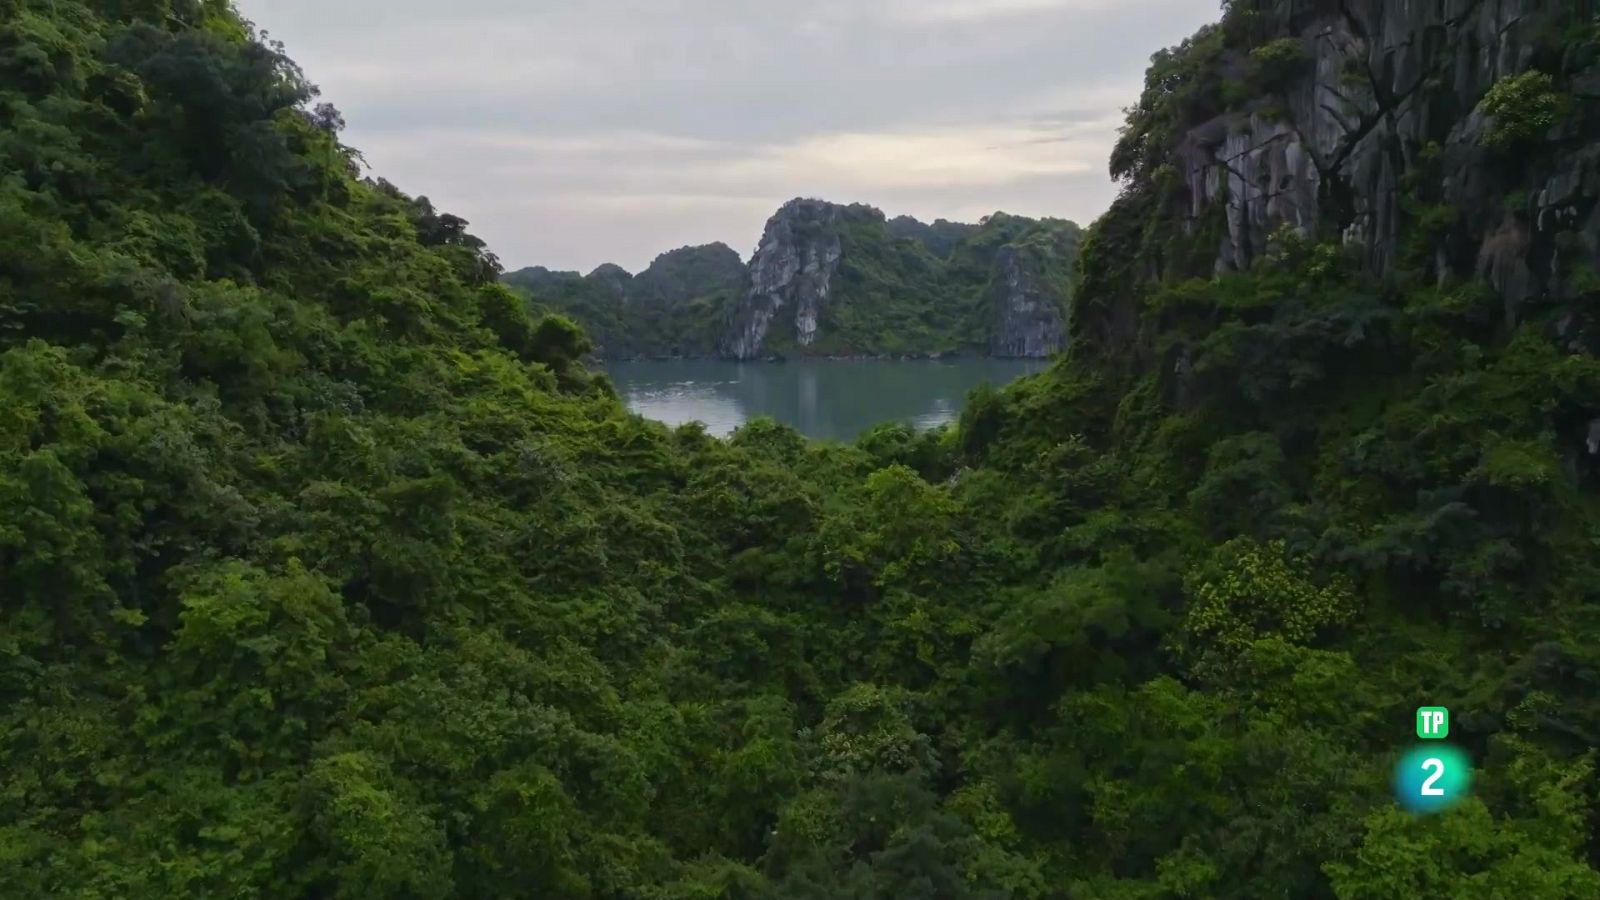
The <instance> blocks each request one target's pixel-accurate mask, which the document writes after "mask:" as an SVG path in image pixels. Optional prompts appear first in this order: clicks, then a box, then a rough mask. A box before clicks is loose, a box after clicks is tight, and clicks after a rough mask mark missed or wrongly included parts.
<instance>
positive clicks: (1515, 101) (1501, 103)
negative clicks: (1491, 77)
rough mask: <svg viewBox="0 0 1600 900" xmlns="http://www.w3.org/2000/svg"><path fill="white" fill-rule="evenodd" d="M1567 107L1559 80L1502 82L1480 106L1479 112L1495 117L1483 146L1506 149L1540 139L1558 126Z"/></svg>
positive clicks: (1534, 75)
mask: <svg viewBox="0 0 1600 900" xmlns="http://www.w3.org/2000/svg"><path fill="white" fill-rule="evenodd" d="M1564 106H1565V98H1563V97H1562V95H1561V94H1559V93H1557V91H1556V87H1555V79H1553V78H1551V77H1550V76H1549V75H1547V74H1545V73H1544V72H1539V71H1535V70H1529V71H1527V72H1523V73H1522V74H1521V75H1512V76H1508V77H1506V78H1502V79H1500V80H1499V81H1498V82H1496V83H1495V86H1494V87H1492V88H1490V89H1489V93H1488V94H1485V95H1484V98H1483V101H1482V102H1481V103H1479V104H1478V111H1479V112H1482V113H1483V114H1485V115H1488V116H1493V117H1494V125H1493V126H1492V127H1491V128H1490V129H1489V131H1488V133H1486V134H1485V135H1484V138H1483V142H1484V143H1485V144H1487V145H1488V146H1490V147H1495V148H1498V149H1504V148H1507V147H1512V146H1515V145H1517V144H1520V143H1522V142H1524V141H1529V140H1532V139H1534V138H1537V137H1538V136H1539V135H1541V134H1543V133H1544V132H1546V131H1548V130H1550V128H1551V127H1553V126H1554V125H1555V124H1556V122H1557V121H1558V120H1559V118H1560V116H1561V110H1562V108H1563V107H1564Z"/></svg>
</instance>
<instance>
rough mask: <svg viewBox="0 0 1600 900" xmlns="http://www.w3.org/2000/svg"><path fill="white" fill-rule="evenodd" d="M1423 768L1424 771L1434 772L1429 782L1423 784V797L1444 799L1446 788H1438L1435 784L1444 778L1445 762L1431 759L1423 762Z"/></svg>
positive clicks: (1434, 758)
mask: <svg viewBox="0 0 1600 900" xmlns="http://www.w3.org/2000/svg"><path fill="white" fill-rule="evenodd" d="M1422 768H1423V770H1424V771H1427V770H1429V769H1431V770H1432V771H1433V774H1432V775H1429V776H1428V780H1426V781H1424V782H1422V796H1424V797H1443V796H1444V788H1436V787H1434V786H1433V783H1434V782H1435V781H1438V780H1439V779H1440V778H1443V777H1444V760H1442V759H1439V758H1438V757H1430V758H1428V759H1425V760H1423V761H1422Z"/></svg>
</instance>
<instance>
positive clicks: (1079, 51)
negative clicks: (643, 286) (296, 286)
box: [237, 0, 1219, 272]
mask: <svg viewBox="0 0 1600 900" xmlns="http://www.w3.org/2000/svg"><path fill="white" fill-rule="evenodd" d="M237 2H238V5H239V6H240V8H241V9H242V10H243V11H244V13H245V15H246V16H248V17H249V18H251V19H252V20H254V21H255V22H256V24H257V25H259V26H260V27H262V28H264V29H266V30H267V31H268V32H270V33H271V35H272V37H274V38H277V39H279V40H282V41H284V42H285V43H286V44H287V45H288V50H289V54H290V55H291V56H293V57H294V58H295V60H297V61H298V62H299V63H300V64H301V65H302V66H303V67H304V68H305V70H306V73H307V75H308V76H309V77H310V78H311V80H312V81H314V82H316V83H317V84H319V85H321V87H322V89H323V95H324V99H326V100H330V101H332V102H333V103H334V104H335V105H337V106H338V107H339V108H340V110H341V111H343V113H344V115H345V118H346V120H347V121H348V122H349V126H350V127H349V130H348V131H347V132H346V134H345V141H346V143H349V144H351V145H352V146H354V147H356V148H358V149H360V150H361V151H363V153H364V154H365V155H366V158H367V161H368V162H369V163H371V165H372V169H373V173H374V174H376V175H381V176H383V177H385V178H388V179H389V180H390V181H393V182H395V183H396V184H397V185H399V186H400V187H401V188H402V189H403V190H405V191H406V192H408V193H411V194H413V195H417V194H425V195H427V196H428V197H429V198H430V199H432V200H433V201H434V203H435V205H436V206H439V207H440V208H442V209H445V210H448V211H450V212H453V213H455V214H457V215H459V216H462V217H463V218H465V219H467V220H469V221H470V222H471V223H472V225H471V230H472V231H473V232H474V233H476V234H477V235H478V236H480V237H482V238H484V239H485V240H487V241H488V242H489V244H490V247H491V248H492V249H493V250H494V251H495V252H496V253H498V254H499V255H500V258H501V260H502V261H503V262H504V263H505V264H506V266H507V268H520V267H522V266H525V265H545V266H550V267H552V268H560V269H577V270H580V271H585V272H587V271H589V270H590V269H592V268H594V267H595V266H596V265H599V264H600V263H602V262H615V263H618V264H620V265H622V266H623V267H625V268H627V269H629V270H630V271H635V272H636V271H638V270H640V269H642V268H643V267H644V266H645V265H647V264H648V263H649V261H650V260H651V259H652V258H654V257H655V256H656V255H657V254H658V253H661V252H663V251H665V250H670V249H673V248H675V247H680V246H683V245H685V244H701V243H708V242H711V241H724V242H726V243H728V244H729V245H731V246H732V247H733V248H734V249H736V250H738V251H739V252H740V253H742V254H745V255H746V256H748V255H749V254H750V253H751V252H752V251H753V250H754V249H755V245H756V243H757V241H758V240H759V238H760V236H761V228H762V225H763V223H765V221H766V219H767V217H768V216H770V215H771V214H772V212H773V211H774V210H775V209H776V208H777V207H778V206H779V205H780V204H782V203H783V202H784V201H785V200H788V199H790V198H792V197H797V196H807V197H822V198H824V199H828V200H835V201H839V202H857V201H860V202H866V203H871V204H873V205H875V206H878V207H880V208H882V209H883V210H884V211H885V212H886V213H888V214H889V215H891V216H893V215H898V214H900V213H907V214H910V215H914V216H917V217H918V218H921V219H924V220H927V221H931V220H933V219H935V218H938V217H941V216H942V217H945V218H950V219H958V220H965V221H972V220H975V219H977V218H979V217H981V216H984V215H986V214H988V213H991V212H994V211H995V210H1005V211H1007V212H1012V213H1020V214H1024V215H1033V216H1042V215H1053V216H1061V217H1065V218H1070V219H1074V220H1077V221H1078V222H1080V223H1082V224H1088V223H1089V222H1090V221H1092V220H1093V219H1094V218H1095V217H1096V216H1098V215H1099V214H1100V213H1101V212H1103V211H1104V210H1105V208H1106V206H1107V205H1108V204H1109V203H1110V200H1111V197H1112V195H1113V192H1114V189H1113V187H1112V184H1111V182H1110V179H1109V177H1108V176H1107V175H1106V156H1107V154H1108V152H1109V150H1110V147H1111V144H1112V142H1113V141H1114V140H1115V137H1116V129H1117V126H1118V124H1120V122H1121V112H1120V111H1121V109H1122V107H1124V106H1126V105H1128V104H1130V103H1132V102H1133V101H1134V99H1135V98H1136V97H1137V95H1138V91H1139V86H1140V84H1141V82H1142V79H1143V72H1144V68H1145V65H1146V63H1147V62H1148V61H1149V58H1150V54H1152V53H1154V52H1155V51H1156V50H1158V49H1160V48H1162V47H1165V46H1168V45H1171V44H1173V43H1176V42H1178V41H1179V40H1182V39H1183V38H1185V37H1187V36H1188V35H1190V34H1191V33H1193V32H1194V30H1195V29H1196V28H1198V27H1200V26H1201V25H1202V24H1204V23H1206V22H1209V21H1213V20H1215V19H1216V18H1217V17H1218V15H1219V2H1218V0H810V2H806V0H446V2H439V0H237Z"/></svg>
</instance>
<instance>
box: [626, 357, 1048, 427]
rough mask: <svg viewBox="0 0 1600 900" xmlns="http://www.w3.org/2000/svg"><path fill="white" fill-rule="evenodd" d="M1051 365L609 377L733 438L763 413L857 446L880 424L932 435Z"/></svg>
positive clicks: (730, 370)
mask: <svg viewBox="0 0 1600 900" xmlns="http://www.w3.org/2000/svg"><path fill="white" fill-rule="evenodd" d="M1046 365H1047V363H1046V362H1044V361H1042V360H996V359H962V360H949V361H946V360H937V361H933V360H917V361H892V360H864V361H833V360H813V361H797V362H788V363H778V364H774V363H735V362H717V361H706V360H684V361H670V362H649V361H645V362H624V363H614V364H611V365H610V366H608V367H607V369H606V371H607V373H608V374H609V375H610V376H611V378H612V380H613V382H615V384H616V386H617V390H618V392H619V393H621V394H622V396H623V397H624V398H625V399H626V400H627V403H628V407H629V408H630V409H632V410H633V411H634V412H637V413H639V414H640V415H643V416H647V417H649V418H652V419H656V420H658V421H661V422H665V423H666V424H668V425H673V426H677V425H681V424H683V423H685V422H691V421H699V422H704V423H705V425H706V428H707V430H708V431H710V432H712V433H713V434H717V435H727V434H729V433H731V432H732V431H734V430H735V429H737V428H738V427H739V426H740V425H743V424H744V423H745V422H747V421H749V420H750V419H753V418H756V417H758V416H771V417H772V418H774V419H777V420H778V421H780V422H784V423H786V424H788V425H792V426H794V427H795V428H796V429H798V430H799V431H801V432H802V433H804V434H806V435H808V436H810V437H814V438H823V439H835V440H850V439H853V438H855V437H857V436H858V435H860V434H861V433H862V432H864V431H866V430H867V429H869V428H871V427H872V426H874V425H877V424H880V423H883V422H906V423H909V424H912V425H914V426H915V427H917V428H934V427H937V426H939V425H942V424H945V423H947V422H949V421H951V420H953V419H954V418H955V417H956V416H958V415H959V414H960V412H961V406H962V404H963V403H964V402H965V400H966V396H967V394H968V393H969V392H970V391H971V390H972V389H973V388H975V387H977V386H978V385H979V384H981V383H983V382H985V381H987V382H989V383H991V384H995V385H999V384H1004V383H1006V382H1009V381H1011V380H1013V379H1015V378H1017V377H1019V376H1021V375H1024V374H1029V373H1032V372H1037V371H1040V370H1041V369H1043V368H1044V367H1045V366H1046Z"/></svg>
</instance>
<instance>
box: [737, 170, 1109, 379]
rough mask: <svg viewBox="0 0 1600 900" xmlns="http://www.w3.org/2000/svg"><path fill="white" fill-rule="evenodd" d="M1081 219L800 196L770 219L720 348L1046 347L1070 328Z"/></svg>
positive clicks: (851, 351) (780, 351)
mask: <svg viewBox="0 0 1600 900" xmlns="http://www.w3.org/2000/svg"><path fill="white" fill-rule="evenodd" d="M1079 233H1080V232H1079V229H1078V227H1077V226H1076V225H1074V224H1072V223H1071V222H1066V221H1063V220H1057V219H1047V220H1043V221H1039V220H1035V219H1028V218H1024V217H1021V216H1009V215H1006V214H1004V213H996V214H994V215H993V216H989V217H987V218H986V219H984V221H983V222H982V223H979V224H975V225H962V224H957V223H951V222H947V221H944V220H940V221H938V222H935V223H934V224H933V225H931V226H930V225H923V224H921V223H919V222H917V221H916V220H915V219H911V218H909V217H904V216H902V217H899V218H897V219H894V220H892V221H891V220H888V219H886V218H885V217H884V215H883V213H882V212H880V211H878V210H877V209H874V208H872V207H869V206H862V205H859V204H856V205H852V206H840V205H837V204H832V203H826V202H823V201H820V200H795V201H792V202H790V203H788V204H786V205H785V206H784V207H783V208H782V209H780V210H779V211H778V213H777V215H775V216H773V217H772V219H771V220H770V221H769V222H768V223H767V227H766V231H765V233H764V234H763V235H762V239H761V246H760V249H758V250H757V251H756V254H755V258H754V259H753V260H752V261H751V263H750V287H749V291H748V293H747V294H746V296H745V297H744V299H743V300H741V301H740V302H739V303H738V304H736V305H735V306H734V307H733V308H732V309H731V310H730V311H729V313H728V322H727V326H726V329H725V332H724V336H723V340H722V342H721V349H722V353H723V355H725V356H729V357H732V358H734V359H753V358H759V357H765V356H772V355H787V354H791V353H796V354H802V355H807V354H809V355H836V354H838V355H884V354H891V355H895V354H913V355H935V354H944V353H974V354H985V353H988V354H990V355H996V356H1030V357H1038V356H1049V355H1051V354H1052V353H1055V352H1057V351H1059V350H1060V349H1061V347H1062V345H1063V342H1064V339H1065V332H1066V328H1065V325H1064V322H1065V319H1066V316H1067V308H1068V302H1069V298H1070V295H1071V285H1072V266H1073V261H1074V258H1075V255H1076V252H1077V244H1078V238H1079Z"/></svg>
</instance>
